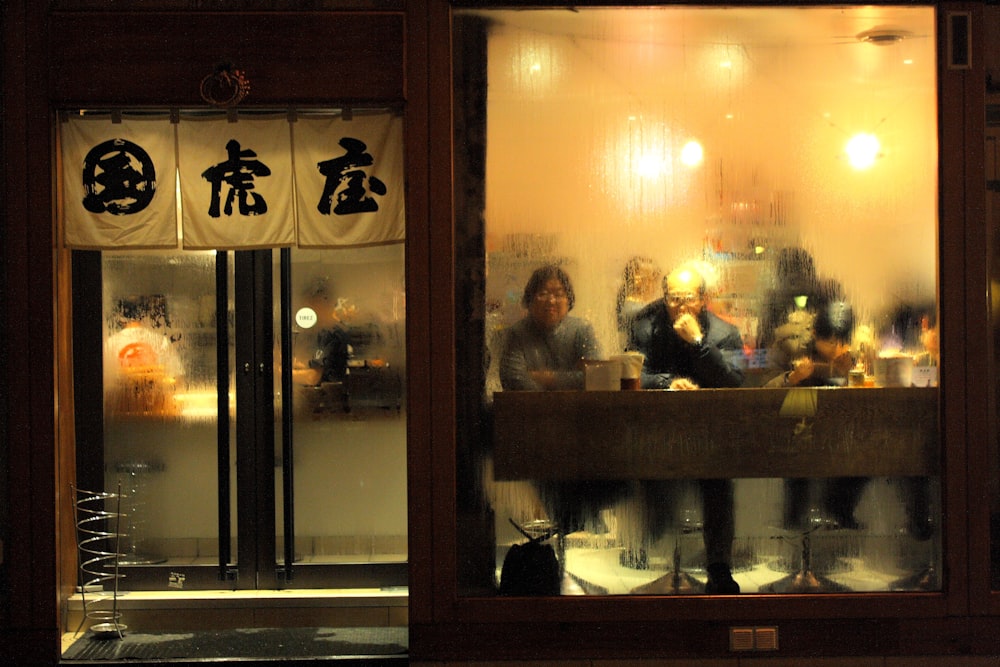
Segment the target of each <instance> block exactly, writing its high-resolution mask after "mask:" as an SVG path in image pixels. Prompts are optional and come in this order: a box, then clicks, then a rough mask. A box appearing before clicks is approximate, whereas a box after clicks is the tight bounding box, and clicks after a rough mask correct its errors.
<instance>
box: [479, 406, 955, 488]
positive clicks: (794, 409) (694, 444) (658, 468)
mask: <svg viewBox="0 0 1000 667" xmlns="http://www.w3.org/2000/svg"><path fill="white" fill-rule="evenodd" d="M493 412H494V442H493V444H494V461H493V464H494V471H495V474H496V478H497V479H501V480H514V479H671V478H696V479H697V478H706V479H707V478H739V477H840V476H855V475H857V476H865V477H881V476H887V477H896V476H923V475H934V474H937V472H938V468H939V459H940V455H939V447H938V441H939V436H938V433H939V429H938V390H937V388H933V387H932V388H916V387H911V388H895V387H894V388H843V389H840V388H798V387H796V388H781V389H700V390H697V391H549V392H533V391H504V392H496V393H495V394H494V396H493Z"/></svg>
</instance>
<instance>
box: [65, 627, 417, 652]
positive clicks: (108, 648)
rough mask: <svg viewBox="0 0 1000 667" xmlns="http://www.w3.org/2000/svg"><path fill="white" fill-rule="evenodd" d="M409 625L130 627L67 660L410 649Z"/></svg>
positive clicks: (90, 638)
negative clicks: (172, 630)
mask: <svg viewBox="0 0 1000 667" xmlns="http://www.w3.org/2000/svg"><path fill="white" fill-rule="evenodd" d="M408 646H409V630H408V628H403V627H383V628H245V629H237V630H206V631H199V632H189V633H166V632H163V633H158V632H141V633H130V632H128V631H126V632H125V636H124V638H122V639H119V638H118V637H117V636H113V638H103V637H97V636H95V635H93V634H91V633H88V634H87V635H84V636H81V637H80V639H79V640H77V641H76V642H74V643H73V644H72V645H71V646H70V647H69V648H68V649H67V650H66V651H65V652H64V653H63V656H62V657H63V660H170V659H206V658H208V659H213V658H311V657H323V656H389V655H405V654H406V653H407V650H408Z"/></svg>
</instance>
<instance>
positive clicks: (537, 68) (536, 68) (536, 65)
mask: <svg viewBox="0 0 1000 667" xmlns="http://www.w3.org/2000/svg"><path fill="white" fill-rule="evenodd" d="M528 69H529V70H530V71H531V73H532V74H535V73H537V72H541V71H542V65H541V64H540V63H532V65H531V67H529V68H528Z"/></svg>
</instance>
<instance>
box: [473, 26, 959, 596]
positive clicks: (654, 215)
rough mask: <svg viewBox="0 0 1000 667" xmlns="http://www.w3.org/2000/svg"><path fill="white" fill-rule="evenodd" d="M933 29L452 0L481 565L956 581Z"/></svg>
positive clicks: (669, 577) (684, 585) (576, 577)
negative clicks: (942, 371) (942, 397)
mask: <svg viewBox="0 0 1000 667" xmlns="http://www.w3.org/2000/svg"><path fill="white" fill-rule="evenodd" d="M934 31H935V25H934V12H933V8H931V7H857V8H850V7H849V8H843V7H838V8H820V7H814V8H779V7H768V8H706V7H660V8H643V9H639V8H635V9H632V8H622V9H578V8H574V9H573V10H572V11H570V10H568V9H567V10H559V9H554V10H526V11H503V10H496V11H493V10H485V11H479V10H459V11H456V12H455V15H454V34H455V40H454V44H455V46H454V62H455V102H454V105H455V106H454V118H455V127H456V154H455V161H456V185H455V201H456V223H457V224H456V229H457V235H458V239H457V247H458V249H459V250H458V252H459V259H458V265H457V294H458V295H459V298H458V307H457V312H456V314H455V316H456V327H457V331H458V334H459V342H458V355H459V371H458V378H457V380H458V383H459V392H458V394H459V397H460V398H459V401H460V409H459V423H458V433H459V451H458V475H459V485H458V486H459V490H458V502H459V505H460V513H459V516H460V518H461V521H462V522H464V523H463V525H462V526H460V527H461V529H462V530H463V531H464V532H463V534H468V535H477V536H478V538H479V539H467V540H459V545H458V549H459V554H458V563H459V565H460V567H459V578H460V587H461V589H462V590H463V591H464V592H465V593H467V594H483V593H486V594H493V593H499V594H510V595H545V594H552V595H555V594H564V595H567V594H590V595H593V594H705V593H707V594H736V593H740V594H748V593H750V594H754V593H759V594H765V593H785V592H795V593H826V592H847V591H851V592H859V593H860V592H866V591H919V590H939V589H940V587H941V585H942V582H941V578H940V572H939V570H938V562H939V559H940V552H939V550H940V547H939V544H940V540H939V536H940V532H941V526H940V518H941V514H940V503H939V501H938V498H939V493H940V490H939V478H938V473H939V470H938V461H939V459H940V455H939V441H938V426H937V417H936V414H937V410H936V406H937V401H938V395H937V386H938V377H939V374H938V369H939V363H940V360H939V354H938V342H937V248H936V238H937V226H938V223H937V199H936V197H937V195H936V193H937V180H936V174H937V150H938V149H937V142H936V137H937V117H936V113H937V112H936V108H937V100H936V81H935V48H934V45H935V39H934ZM635 390H638V391H635ZM474 531H478V532H474Z"/></svg>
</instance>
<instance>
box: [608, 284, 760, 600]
mask: <svg viewBox="0 0 1000 667" xmlns="http://www.w3.org/2000/svg"><path fill="white" fill-rule="evenodd" d="M628 347H629V349H631V350H636V351H639V352H642V353H643V354H644V355H646V362H645V366H644V367H643V376H642V388H643V389H672V390H689V389H698V388H699V387H705V388H723V387H739V386H740V385H742V384H743V369H742V367H741V365H740V363H739V361H738V359H739V357H740V355H741V354H742V351H743V341H742V339H741V338H740V334H739V331H738V330H737V329H736V327H734V326H732V325H731V324H729V323H727V322H725V321H723V320H722V319H720V318H719V317H717V316H716V315H714V314H713V313H711V312H709V311H708V310H706V309H705V278H704V277H703V276H702V275H701V273H699V271H698V270H697V269H696V268H694V267H692V266H682V267H679V268H677V269H674V270H673V271H671V272H670V273H669V274H668V275H667V277H666V278H665V279H664V281H663V299H662V300H657V301H655V302H653V303H651V304H649V305H648V306H646V307H645V308H643V309H642V310H641V311H639V313H638V314H637V315H636V317H635V321H634V322H633V324H632V331H631V335H630V339H629V346H628ZM681 428H683V426H681ZM698 486H699V488H700V490H701V497H702V514H703V522H704V523H703V526H704V536H703V537H704V541H705V552H706V559H707V561H708V583H707V584H706V586H705V592H706V593H708V594H710V595H711V594H735V593H739V592H740V587H739V584H737V583H736V581H735V580H733V576H732V565H731V563H732V546H733V536H734V532H735V524H734V517H733V482H732V480H729V479H702V480H698ZM642 487H643V493H644V496H645V505H646V507H645V511H646V514H647V536H646V539H647V540H648V541H650V542H653V541H655V540H656V539H658V538H659V537H660V536H661V535H662V533H663V532H664V531H665V529H666V526H667V525H668V524H669V522H670V520H671V518H672V517H670V513H671V509H672V507H671V506H672V502H670V498H671V497H672V496H673V495H674V493H675V491H676V487H677V483H676V482H672V481H650V482H643V484H642Z"/></svg>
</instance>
